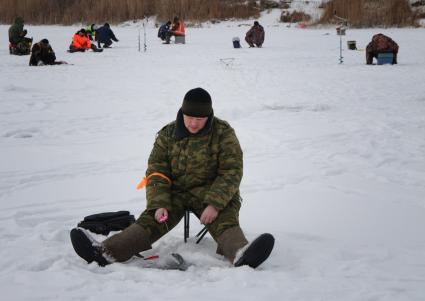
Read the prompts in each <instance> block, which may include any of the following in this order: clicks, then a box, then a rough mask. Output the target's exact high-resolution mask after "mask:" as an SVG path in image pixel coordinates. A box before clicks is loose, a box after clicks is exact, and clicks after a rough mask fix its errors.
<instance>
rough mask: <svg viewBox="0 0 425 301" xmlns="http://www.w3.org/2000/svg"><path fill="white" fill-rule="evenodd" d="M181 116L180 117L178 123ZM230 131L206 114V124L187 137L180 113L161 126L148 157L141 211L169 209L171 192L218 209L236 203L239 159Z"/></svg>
mask: <svg viewBox="0 0 425 301" xmlns="http://www.w3.org/2000/svg"><path fill="white" fill-rule="evenodd" d="M180 118H181V119H180ZM242 157H243V156H242V150H241V147H240V145H239V141H238V139H237V137H236V135H235V132H234V130H233V128H232V127H231V126H230V125H229V124H228V123H227V122H225V121H223V120H220V119H219V118H217V117H214V116H211V117H209V120H208V122H207V124H206V126H205V127H204V128H203V129H202V130H201V131H200V132H199V133H197V134H195V135H192V134H190V133H188V132H187V130H186V129H185V127H184V124H183V119H182V116H181V112H179V114H178V115H177V119H176V121H174V122H171V123H170V124H168V125H166V126H165V127H164V128H162V129H161V130H160V131H159V132H158V134H157V137H156V140H155V143H154V147H153V149H152V152H151V154H150V156H149V161H148V168H147V171H146V176H149V175H151V174H153V173H161V174H163V175H165V176H166V177H168V178H169V179H170V180H171V183H170V182H169V181H167V180H166V179H165V178H163V177H160V176H153V177H151V178H150V180H149V182H148V185H147V187H146V199H147V209H148V210H154V209H157V208H167V209H168V210H170V209H171V207H172V202H173V201H176V200H177V199H180V198H174V197H173V196H175V195H176V194H184V193H189V194H190V197H194V198H196V199H197V201H199V202H200V203H201V204H203V205H208V204H210V205H213V206H214V207H216V208H217V209H218V210H221V209H223V208H224V207H226V206H227V204H228V203H229V202H230V201H231V200H232V199H239V185H240V182H241V179H242V174H243V158H242Z"/></svg>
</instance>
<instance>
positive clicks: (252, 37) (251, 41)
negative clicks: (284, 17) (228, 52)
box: [245, 21, 265, 47]
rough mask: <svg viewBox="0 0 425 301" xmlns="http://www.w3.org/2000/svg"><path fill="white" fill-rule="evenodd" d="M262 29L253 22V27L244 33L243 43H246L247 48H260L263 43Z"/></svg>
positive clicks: (263, 34)
mask: <svg viewBox="0 0 425 301" xmlns="http://www.w3.org/2000/svg"><path fill="white" fill-rule="evenodd" d="M264 36H265V33H264V28H263V26H261V25H260V23H258V21H255V22H254V26H252V27H251V29H250V30H249V31H248V32H247V33H246V36H245V41H246V42H247V43H248V45H249V47H254V46H257V47H262V46H263V43H264Z"/></svg>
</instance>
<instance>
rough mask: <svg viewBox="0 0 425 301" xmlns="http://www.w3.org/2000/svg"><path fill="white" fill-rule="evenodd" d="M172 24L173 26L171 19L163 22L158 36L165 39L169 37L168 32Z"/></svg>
mask: <svg viewBox="0 0 425 301" xmlns="http://www.w3.org/2000/svg"><path fill="white" fill-rule="evenodd" d="M170 26H171V21H168V22H167V23H164V24H162V25H161V26H160V27H159V30H158V38H160V39H161V40H163V41H165V39H166V38H167V32H169V31H170Z"/></svg>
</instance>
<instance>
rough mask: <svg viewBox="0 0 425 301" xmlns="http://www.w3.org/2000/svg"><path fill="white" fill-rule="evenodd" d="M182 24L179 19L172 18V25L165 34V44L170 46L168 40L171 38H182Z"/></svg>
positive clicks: (183, 32)
mask: <svg viewBox="0 0 425 301" xmlns="http://www.w3.org/2000/svg"><path fill="white" fill-rule="evenodd" d="M185 35H186V34H185V31H184V23H183V21H181V20H180V19H179V17H174V20H173V24H172V25H171V29H170V30H169V31H168V32H167V33H166V37H165V40H166V41H165V44H170V38H171V37H172V36H182V37H184V36H185Z"/></svg>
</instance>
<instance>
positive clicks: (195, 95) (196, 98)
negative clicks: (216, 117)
mask: <svg viewBox="0 0 425 301" xmlns="http://www.w3.org/2000/svg"><path fill="white" fill-rule="evenodd" d="M182 113H183V114H185V115H187V116H191V117H209V116H211V114H212V113H213V108H212V101H211V96H210V94H209V93H208V92H207V91H205V90H204V89H202V88H195V89H192V90H189V92H187V93H186V95H185V96H184V99H183V104H182Z"/></svg>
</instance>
